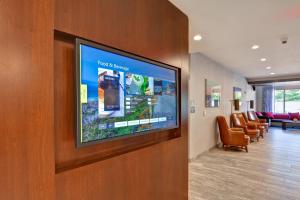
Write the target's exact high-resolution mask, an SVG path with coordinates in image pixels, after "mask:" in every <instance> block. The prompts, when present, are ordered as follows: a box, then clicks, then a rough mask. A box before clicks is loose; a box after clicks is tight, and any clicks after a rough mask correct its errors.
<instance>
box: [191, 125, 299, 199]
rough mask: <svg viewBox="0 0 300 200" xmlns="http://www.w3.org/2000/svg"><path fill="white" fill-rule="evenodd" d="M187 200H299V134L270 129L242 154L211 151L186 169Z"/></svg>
mask: <svg viewBox="0 0 300 200" xmlns="http://www.w3.org/2000/svg"><path fill="white" fill-rule="evenodd" d="M189 199H190V200H221V199H222V200H298V199H299V200H300V130H299V129H298V130H297V129H289V130H287V131H282V130H281V129H280V128H272V129H271V130H270V133H268V135H267V136H266V137H265V139H263V140H260V142H258V143H256V142H254V143H251V144H250V145H249V153H245V152H244V151H223V150H222V149H217V148H216V149H213V150H211V151H210V152H206V153H204V154H202V155H201V156H199V157H198V158H197V159H195V160H193V161H192V162H191V163H190V165H189Z"/></svg>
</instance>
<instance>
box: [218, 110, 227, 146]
mask: <svg viewBox="0 0 300 200" xmlns="http://www.w3.org/2000/svg"><path fill="white" fill-rule="evenodd" d="M217 122H218V126H219V130H220V138H221V141H222V143H223V144H227V143H228V142H229V137H230V136H229V134H228V129H229V127H228V124H227V122H226V119H225V117H224V116H218V117H217Z"/></svg>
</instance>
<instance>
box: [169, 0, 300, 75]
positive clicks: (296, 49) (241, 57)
mask: <svg viewBox="0 0 300 200" xmlns="http://www.w3.org/2000/svg"><path fill="white" fill-rule="evenodd" d="M170 1H171V2H172V3H173V4H175V5H176V6H177V7H178V8H179V9H180V10H182V11H183V12H184V13H185V14H186V15H188V17H189V21H190V52H191V53H194V52H201V53H203V54H205V55H206V56H208V57H210V58H212V59H214V60H215V61H217V62H219V63H221V64H223V65H224V66H226V67H228V68H230V69H232V70H234V71H237V72H239V73H240V74H242V75H244V76H245V77H247V78H258V77H270V76H271V75H269V73H270V72H275V73H276V76H278V75H293V74H300V0H170ZM198 33H199V34H201V35H202V36H203V39H202V40H201V41H199V42H196V41H194V40H193V36H194V35H196V34H198ZM285 35H287V36H288V43H287V44H286V45H282V44H281V41H280V38H281V37H282V36H285ZM254 44H258V45H260V48H259V49H258V50H252V49H251V46H252V45H254ZM262 57H265V58H267V61H266V62H261V61H260V58H262ZM267 66H271V67H272V69H271V70H266V69H265V68H266V67H267Z"/></svg>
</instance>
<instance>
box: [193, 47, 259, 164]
mask: <svg viewBox="0 0 300 200" xmlns="http://www.w3.org/2000/svg"><path fill="white" fill-rule="evenodd" d="M205 79H208V80H211V81H216V82H218V83H220V84H221V85H222V97H221V104H220V107H219V108H206V107H205ZM234 86H235V87H240V88H242V92H243V99H242V102H243V104H242V106H241V111H246V110H247V103H246V102H245V101H247V100H255V92H254V91H253V90H252V87H251V86H249V85H248V84H247V81H246V79H245V78H244V77H243V76H241V75H239V74H237V73H234V72H232V71H230V70H228V69H227V68H225V67H224V66H222V65H220V64H218V63H216V62H214V61H213V60H211V59H209V58H208V57H206V56H204V55H203V54H200V53H195V54H192V55H191V58H190V81H189V99H190V105H191V103H192V104H193V103H194V105H195V109H196V112H195V113H190V120H189V123H190V124H189V127H190V128H189V158H190V159H193V158H195V157H197V156H198V155H199V154H201V153H203V152H204V151H207V150H209V149H210V148H212V147H214V146H215V145H216V144H218V143H219V133H218V132H217V126H216V117H217V116H218V115H224V116H226V117H227V119H228V120H229V116H230V114H231V102H230V100H232V99H233V87H234ZM228 122H229V121H228Z"/></svg>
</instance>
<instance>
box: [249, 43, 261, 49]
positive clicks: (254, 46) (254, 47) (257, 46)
mask: <svg viewBox="0 0 300 200" xmlns="http://www.w3.org/2000/svg"><path fill="white" fill-rule="evenodd" d="M258 48H259V45H257V44H255V45H253V46H252V47H251V49H253V50H255V49H258Z"/></svg>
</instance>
